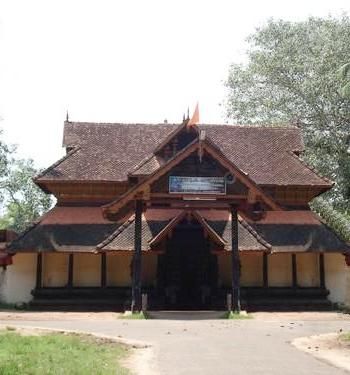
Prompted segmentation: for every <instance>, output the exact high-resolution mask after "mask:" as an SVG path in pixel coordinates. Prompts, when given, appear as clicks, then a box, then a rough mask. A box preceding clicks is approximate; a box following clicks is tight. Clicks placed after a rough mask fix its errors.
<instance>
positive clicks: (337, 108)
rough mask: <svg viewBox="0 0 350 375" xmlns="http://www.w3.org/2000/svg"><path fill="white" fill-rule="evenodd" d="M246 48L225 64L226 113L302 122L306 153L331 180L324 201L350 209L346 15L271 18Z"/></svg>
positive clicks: (252, 120) (349, 34)
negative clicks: (238, 60)
mask: <svg viewBox="0 0 350 375" xmlns="http://www.w3.org/2000/svg"><path fill="white" fill-rule="evenodd" d="M248 46H249V47H248V51H247V62H246V63H244V64H232V65H231V67H230V71H229V75H228V79H227V81H226V86H227V89H228V97H227V101H226V110H227V117H228V118H230V119H232V120H234V121H235V122H237V123H245V124H252V125H254V124H266V125H276V126H277V125H279V124H286V123H289V124H290V123H292V124H294V125H297V126H299V127H301V128H302V130H303V135H304V140H305V144H306V153H305V154H304V157H305V158H306V160H307V161H308V162H309V163H311V164H312V165H313V166H314V167H316V169H317V170H319V171H320V172H321V173H322V174H324V175H326V176H327V177H329V178H331V179H332V180H333V181H335V182H336V186H335V188H334V189H332V192H330V193H329V194H328V195H327V196H326V198H327V199H328V201H329V202H331V204H332V205H333V206H334V207H336V208H337V209H340V210H342V211H343V212H344V213H347V214H350V154H349V148H350V96H347V95H344V93H345V91H344V87H346V85H347V84H348V81H349V76H348V72H349V70H348V69H349V67H348V65H347V63H348V62H349V57H350V19H349V17H348V16H346V15H344V16H342V17H340V18H333V17H328V18H326V19H321V18H309V19H307V20H306V21H303V22H289V21H282V20H270V21H268V22H267V24H266V25H264V26H263V27H261V28H258V29H257V30H256V32H255V33H254V34H252V35H251V36H250V37H249V38H248ZM342 67H343V68H342ZM340 69H343V70H342V71H341V74H339V71H340Z"/></svg>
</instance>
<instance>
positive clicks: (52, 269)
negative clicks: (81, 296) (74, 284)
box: [43, 253, 69, 287]
mask: <svg viewBox="0 0 350 375" xmlns="http://www.w3.org/2000/svg"><path fill="white" fill-rule="evenodd" d="M68 258H69V255H68V254H63V253H56V254H55V253H46V254H43V286H44V287H45V286H47V287H60V286H66V285H67V282H68Z"/></svg>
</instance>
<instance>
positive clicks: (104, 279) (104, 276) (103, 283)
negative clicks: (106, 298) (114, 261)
mask: <svg viewBox="0 0 350 375" xmlns="http://www.w3.org/2000/svg"><path fill="white" fill-rule="evenodd" d="M106 285H107V256H106V253H102V254H101V287H102V288H105V287H106Z"/></svg>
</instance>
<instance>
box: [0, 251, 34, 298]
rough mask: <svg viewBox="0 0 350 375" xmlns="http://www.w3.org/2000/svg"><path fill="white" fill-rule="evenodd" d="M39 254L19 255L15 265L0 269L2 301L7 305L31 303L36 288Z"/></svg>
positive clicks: (0, 296) (14, 259)
mask: <svg viewBox="0 0 350 375" xmlns="http://www.w3.org/2000/svg"><path fill="white" fill-rule="evenodd" d="M36 259H37V254H17V255H15V256H14V257H13V264H12V265H11V266H8V267H7V269H6V270H2V269H0V275H1V276H0V281H1V285H0V299H1V301H2V302H5V303H19V302H29V301H30V300H31V299H32V295H31V293H30V292H31V291H32V289H34V288H35V281H36Z"/></svg>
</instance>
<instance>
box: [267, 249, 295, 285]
mask: <svg viewBox="0 0 350 375" xmlns="http://www.w3.org/2000/svg"><path fill="white" fill-rule="evenodd" d="M267 259H268V280H269V286H281V287H282V286H291V285H292V255H291V254H271V255H268V257H267Z"/></svg>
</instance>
